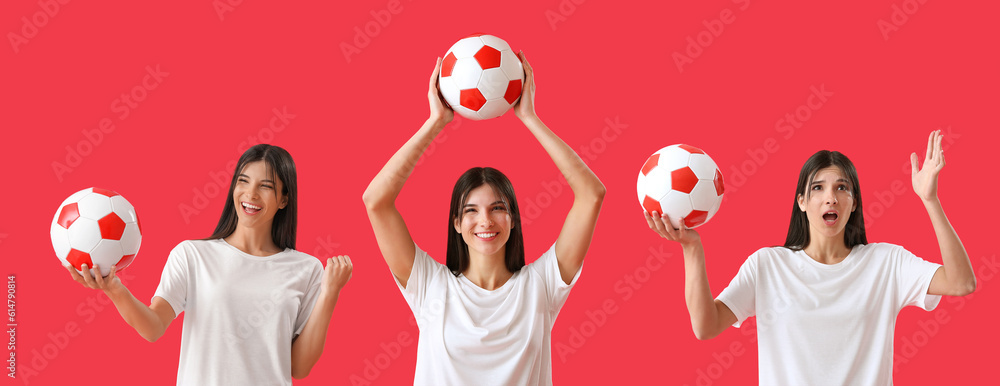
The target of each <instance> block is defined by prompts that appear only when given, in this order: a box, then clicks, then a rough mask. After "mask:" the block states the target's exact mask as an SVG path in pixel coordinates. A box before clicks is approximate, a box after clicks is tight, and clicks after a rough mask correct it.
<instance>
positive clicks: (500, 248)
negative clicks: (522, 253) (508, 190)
mask: <svg viewBox="0 0 1000 386" xmlns="http://www.w3.org/2000/svg"><path fill="white" fill-rule="evenodd" d="M460 210H461V214H460V215H459V216H458V218H456V219H455V224H454V227H455V231H456V232H458V233H461V234H462V240H464V241H465V243H466V244H467V245H468V246H469V252H470V253H473V251H475V252H477V253H479V254H481V255H484V256H493V255H497V256H499V257H500V258H501V259H503V258H504V253H505V249H504V248H505V246H506V244H507V239H509V238H510V230H511V229H512V228H513V227H514V225H513V223H512V222H511V216H510V213H509V212H508V209H507V204H506V203H505V202H504V199H503V198H502V197H500V196H498V195H497V194H496V192H494V190H493V187H491V186H490V185H488V184H483V185H481V186H479V187H477V188H475V189H473V190H472V191H470V192H469V195H468V197H467V199H466V201H465V204H464V205H463V206H462V207H461V209H460Z"/></svg>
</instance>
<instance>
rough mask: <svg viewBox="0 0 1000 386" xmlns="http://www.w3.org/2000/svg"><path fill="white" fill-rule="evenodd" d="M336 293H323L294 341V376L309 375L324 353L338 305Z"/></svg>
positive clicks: (302, 376) (337, 293)
mask: <svg viewBox="0 0 1000 386" xmlns="http://www.w3.org/2000/svg"><path fill="white" fill-rule="evenodd" d="M339 296H340V293H339V292H336V293H330V294H327V293H321V294H320V296H319V299H316V304H315V305H314V306H313V310H312V313H310V314H309V320H308V321H306V325H305V327H303V328H302V333H300V334H299V336H298V338H296V339H295V342H293V343H292V376H293V377H295V378H297V379H301V378H305V377H306V376H307V375H309V372H311V371H312V368H313V366H315V365H316V362H318V361H319V357H320V356H321V355H323V347H324V346H325V345H326V335H327V332H328V331H329V329H330V321H331V320H332V319H333V309H334V308H335V307H336V305H337V298H338V297H339Z"/></svg>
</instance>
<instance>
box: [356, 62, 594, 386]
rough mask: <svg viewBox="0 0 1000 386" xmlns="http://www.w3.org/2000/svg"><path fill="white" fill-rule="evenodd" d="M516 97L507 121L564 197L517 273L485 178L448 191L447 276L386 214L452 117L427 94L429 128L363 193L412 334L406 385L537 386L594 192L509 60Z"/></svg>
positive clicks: (496, 181) (498, 202)
mask: <svg viewBox="0 0 1000 386" xmlns="http://www.w3.org/2000/svg"><path fill="white" fill-rule="evenodd" d="M521 61H522V64H523V66H524V72H525V87H524V88H523V90H522V94H521V100H520V101H519V102H518V104H517V105H515V106H514V107H513V108H514V114H515V115H516V116H517V117H518V118H519V119H520V120H521V122H523V123H524V125H525V126H526V127H527V128H528V130H529V131H530V132H531V133H532V134H533V135H534V136H535V138H536V139H537V140H538V142H539V144H541V146H542V148H544V149H545V151H546V152H547V153H548V155H549V156H550V157H551V158H552V161H553V162H554V163H555V165H556V167H557V168H558V169H559V171H560V172H562V174H563V176H565V177H566V180H567V182H568V183H569V187H570V189H572V191H573V195H574V198H573V206H572V207H571V208H570V210H569V214H568V215H567V217H566V221H565V223H564V224H563V227H562V231H561V232H560V233H559V237H558V239H557V240H556V242H555V244H554V245H553V246H552V247H551V248H549V250H548V251H546V252H545V253H543V254H542V256H541V257H540V258H538V260H535V261H534V262H532V263H531V264H527V265H525V261H524V241H523V238H522V235H521V215H520V212H519V210H518V205H517V199H516V197H515V196H514V189H513V187H512V186H511V183H510V181H509V180H508V179H507V177H506V176H504V175H503V174H502V173H500V172H499V171H498V170H496V169H493V168H472V169H469V170H468V171H466V172H465V173H464V174H463V175H462V176H461V177H459V179H458V182H457V183H456V184H455V187H454V189H453V191H452V196H451V197H452V198H451V208H450V210H449V216H448V252H447V266H445V265H443V264H441V263H438V262H437V261H435V260H434V259H432V258H431V257H430V256H428V255H427V253H426V252H424V251H422V250H421V249H420V248H419V247H417V245H416V244H415V243H414V241H413V239H412V238H411V236H410V232H409V230H408V229H407V226H406V224H405V223H404V222H403V218H402V216H401V215H400V213H399V211H398V210H397V208H396V204H395V201H396V197H397V196H398V195H399V192H400V191H401V190H402V189H403V185H404V184H405V183H406V180H407V178H408V177H409V175H410V173H411V172H412V171H413V168H414V165H415V164H416V163H417V161H418V160H419V158H420V156H421V154H422V153H423V152H424V150H425V149H427V147H428V145H429V144H430V143H431V142H432V141H433V140H434V138H435V137H436V136H437V135H438V133H440V132H441V130H442V129H443V128H444V126H445V125H446V124H447V123H448V122H450V121H451V120H452V118H454V112H453V111H452V110H451V109H450V108H448V107H446V106H445V105H444V104H443V103H442V101H441V99H440V96H439V93H438V89H437V83H436V82H437V77H438V72H439V71H440V69H441V59H440V58H439V59H438V62H437V66H436V67H435V69H434V73H433V75H431V79H430V85H429V87H428V95H427V97H428V99H429V102H430V110H431V111H430V118H429V119H428V120H427V121H426V122H425V123H424V124H423V126H422V127H421V128H420V130H419V131H417V133H416V134H414V135H413V137H411V138H410V139H409V141H407V142H406V143H405V144H404V145H403V146H402V147H401V148H400V149H399V150H398V151H397V152H396V154H394V155H393V156H392V158H391V159H389V161H388V162H387V163H386V164H385V166H384V167H383V168H382V170H381V171H380V172H379V173H378V175H376V176H375V178H374V179H373V180H372V182H371V184H369V185H368V189H367V190H365V193H364V202H365V206H366V207H367V209H368V218H369V219H370V221H371V223H372V228H373V229H374V231H375V237H376V239H377V241H378V246H379V249H380V250H381V251H382V255H383V256H384V257H385V261H386V264H388V265H389V270H390V271H392V275H393V277H394V278H395V280H396V283H397V285H398V287H399V289H400V291H401V292H402V293H403V297H404V298H405V299H406V302H407V304H409V306H410V309H411V310H412V311H413V315H414V316H415V317H416V320H417V327H418V328H419V329H420V337H419V340H418V343H417V363H416V372H415V375H414V382H413V383H414V384H417V385H548V384H551V383H552V358H551V351H552V350H551V342H550V341H551V330H552V324H553V323H554V321H555V319H556V316H557V315H558V314H559V310H560V308H561V307H562V305H563V304H564V303H565V301H566V299H567V297H568V296H569V292H570V289H571V288H572V287H573V285H574V283H575V282H576V280H577V278H578V277H579V274H580V270H581V267H582V266H583V259H584V256H585V255H586V253H587V249H588V248H589V247H590V241H591V238H592V237H593V234H594V227H595V225H596V223H597V216H598V214H599V213H600V209H601V204H602V202H603V199H604V193H605V188H604V185H603V184H602V183H601V181H600V180H599V179H598V178H597V176H596V175H594V173H593V172H592V171H591V170H590V168H588V167H587V165H586V164H585V163H584V162H583V160H581V159H580V157H579V156H578V155H577V154H576V153H575V152H574V151H573V150H572V149H571V148H570V147H569V146H568V145H566V143H564V142H563V141H562V140H561V139H559V137H558V136H556V135H555V134H554V133H553V132H552V131H551V130H549V128H548V127H546V126H545V124H543V123H542V121H541V120H540V119H539V118H538V116H537V115H536V114H535V109H534V91H535V90H534V88H535V87H534V86H535V85H534V77H533V74H532V69H531V66H529V65H528V62H527V60H525V59H524V56H523V55H521Z"/></svg>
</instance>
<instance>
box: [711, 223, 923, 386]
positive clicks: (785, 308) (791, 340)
mask: <svg viewBox="0 0 1000 386" xmlns="http://www.w3.org/2000/svg"><path fill="white" fill-rule="evenodd" d="M940 266H941V265H939V264H934V263H931V262H928V261H925V260H923V259H920V258H918V257H916V256H914V255H913V254H912V253H910V252H909V251H907V250H905V249H903V247H900V246H898V245H893V244H886V243H873V244H867V245H857V246H855V247H854V248H853V249H852V250H851V252H850V254H848V255H847V257H846V258H845V259H844V260H843V261H841V262H840V263H837V264H832V265H827V264H822V263H819V262H817V261H815V260H813V259H812V258H810V257H809V256H808V255H806V254H805V252H803V251H792V250H790V249H788V248H783V247H774V248H762V249H760V250H758V251H757V252H755V253H754V254H752V255H750V257H749V258H747V261H746V262H745V263H743V266H742V267H740V271H739V273H737V274H736V277H735V278H733V281H732V282H731V283H729V287H726V289H725V290H723V291H722V293H721V294H719V297H718V299H719V300H720V301H722V302H723V303H725V304H726V305H727V306H729V309H730V310H732V311H733V314H735V315H736V318H737V319H738V321H737V322H736V323H734V324H733V326H736V327H739V326H740V324H741V323H743V321H744V320H746V319H747V318H749V317H751V316H755V315H756V316H757V339H758V351H759V354H758V356H759V366H760V384H761V385H888V384H892V338H893V330H894V329H895V327H896V315H897V314H898V313H899V311H900V310H901V309H902V308H903V307H905V306H917V307H920V308H923V309H925V310H927V311H930V310H933V309H934V307H937V304H938V302H940V300H941V296H936V295H928V294H927V288H928V287H929V286H930V283H931V278H932V277H933V276H934V273H935V272H936V271H937V269H938V267H940Z"/></svg>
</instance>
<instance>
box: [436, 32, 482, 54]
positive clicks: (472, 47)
mask: <svg viewBox="0 0 1000 386" xmlns="http://www.w3.org/2000/svg"><path fill="white" fill-rule="evenodd" d="M483 45H484V44H483V40H482V39H480V38H479V37H477V36H472V37H467V38H465V39H462V40H459V41H457V42H455V45H453V46H451V48H450V49H448V52H453V53H455V57H456V58H459V59H462V58H471V57H472V56H473V55H475V54H476V52H479V49H480V48H483ZM445 56H448V54H445Z"/></svg>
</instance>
